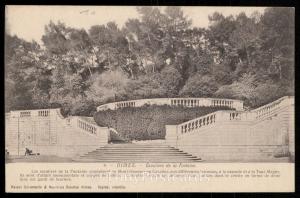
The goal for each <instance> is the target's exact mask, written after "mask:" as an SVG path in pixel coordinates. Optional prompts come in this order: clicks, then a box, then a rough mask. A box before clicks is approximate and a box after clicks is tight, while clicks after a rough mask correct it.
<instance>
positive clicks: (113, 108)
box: [5, 5, 295, 167]
mask: <svg viewBox="0 0 300 198" xmlns="http://www.w3.org/2000/svg"><path fill="white" fill-rule="evenodd" d="M294 57H295V8H293V7H213V6H211V7H205V6H25V5H23V6H21V5H19V6H18V5H10V6H6V8H5V163H6V165H14V166H17V165H18V164H22V165H23V164H26V165H28V166H31V165H32V166H33V165H34V164H36V163H39V164H45V165H47V167H51V166H52V165H53V166H55V164H60V163H66V164H74V166H75V165H76V164H77V163H80V164H82V163H84V164H86V165H88V164H99V166H100V165H101V164H104V165H105V164H117V165H118V166H119V165H120V164H123V165H124V166H127V165H128V164H131V165H133V166H134V164H135V163H144V164H149V163H150V164H152V165H153V167H154V166H156V165H157V166H159V164H165V163H168V164H172V163H178V164H182V163H184V164H186V167H188V166H193V165H194V164H196V165H195V166H198V165H199V166H201V164H206V163H216V164H218V163H220V164H223V163H224V164H228V165H230V164H240V163H242V164H247V163H255V164H260V163H267V164H273V163H276V164H286V163H287V164H294V161H295V144H294V142H295V138H294V135H295V119H294V116H295V110H294V108H295V107H294V95H295V91H294V89H295V85H294V84H295V77H294V76H295V71H294V69H295V60H294ZM189 164H190V165H189ZM197 164H198V165H197ZM40 166H43V165H40ZM111 166H113V165H111Z"/></svg>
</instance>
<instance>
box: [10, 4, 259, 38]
mask: <svg viewBox="0 0 300 198" xmlns="http://www.w3.org/2000/svg"><path fill="white" fill-rule="evenodd" d="M182 9H183V11H184V14H185V15H186V16H187V17H188V18H190V19H192V21H193V24H192V26H195V27H207V26H208V15H211V14H212V13H214V12H216V11H217V12H220V13H222V14H223V15H225V16H228V15H230V14H232V15H236V14H238V13H240V12H245V13H246V14H247V15H251V13H253V12H254V11H259V12H261V13H262V12H263V11H264V8H263V7H194V6H193V7H182ZM129 18H139V14H138V13H137V12H136V8H135V7H131V6H7V8H6V30H7V32H8V33H9V34H11V35H17V36H18V37H20V38H23V39H25V40H27V41H31V40H35V41H37V42H38V43H41V37H42V35H43V34H44V27H45V25H46V24H48V23H49V21H50V20H52V21H53V22H57V21H61V22H63V23H65V24H66V25H67V26H70V27H75V28H84V29H86V30H88V29H89V28H90V27H91V26H93V25H99V24H106V23H107V22H109V21H115V22H116V23H117V24H118V25H119V27H122V26H123V24H124V23H125V22H126V21H127V19H129Z"/></svg>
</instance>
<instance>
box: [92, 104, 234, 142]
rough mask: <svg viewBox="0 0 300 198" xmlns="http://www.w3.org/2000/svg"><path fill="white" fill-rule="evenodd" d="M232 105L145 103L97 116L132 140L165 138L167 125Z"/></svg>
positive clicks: (101, 124)
mask: <svg viewBox="0 0 300 198" xmlns="http://www.w3.org/2000/svg"><path fill="white" fill-rule="evenodd" d="M228 109H229V108H228V107H193V108H188V107H172V106H168V105H164V106H156V105H151V106H147V105H145V106H142V107H136V108H130V107H128V108H123V109H118V110H114V111H113V110H106V111H99V112H97V113H96V114H95V115H94V118H95V121H96V122H97V124H98V125H100V126H109V127H112V128H114V129H116V130H117V131H118V133H119V134H120V135H121V136H122V137H124V138H126V139H129V140H150V139H163V138H164V137H165V135H166V131H165V125H172V124H174V125H175V124H180V123H182V122H185V121H188V120H191V119H194V118H197V117H200V116H203V115H206V114H208V113H212V112H214V111H217V110H228Z"/></svg>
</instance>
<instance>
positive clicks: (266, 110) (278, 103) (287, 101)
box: [250, 96, 295, 119]
mask: <svg viewBox="0 0 300 198" xmlns="http://www.w3.org/2000/svg"><path fill="white" fill-rule="evenodd" d="M294 100H295V99H294V97H293V96H285V97H282V98H279V99H278V100H275V101H274V102H271V103H269V104H266V105H264V106H261V107H259V108H257V109H253V110H251V111H250V112H251V113H253V114H254V116H255V119H261V118H264V117H268V116H270V115H272V114H273V113H274V111H276V110H277V109H280V108H282V107H284V106H288V105H293V104H294Z"/></svg>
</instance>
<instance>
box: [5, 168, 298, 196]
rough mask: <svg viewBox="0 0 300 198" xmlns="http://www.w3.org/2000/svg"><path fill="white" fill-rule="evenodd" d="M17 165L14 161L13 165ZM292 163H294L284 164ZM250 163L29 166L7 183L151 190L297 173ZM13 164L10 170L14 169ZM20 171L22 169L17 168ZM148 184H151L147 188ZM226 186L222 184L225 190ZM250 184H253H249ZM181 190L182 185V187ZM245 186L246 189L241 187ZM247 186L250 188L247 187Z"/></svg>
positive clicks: (17, 187) (32, 187) (33, 187)
mask: <svg viewBox="0 0 300 198" xmlns="http://www.w3.org/2000/svg"><path fill="white" fill-rule="evenodd" d="M13 165H16V164H10V166H13ZM283 165H285V166H286V165H288V166H290V164H283ZM283 165H282V166H278V165H277V166H272V165H271V164H270V165H269V166H266V165H263V166H248V165H246V166H245V165H240V166H237V165H234V166H230V165H229V164H227V165H224V164H223V166H220V165H216V164H211V165H208V164H206V165H199V164H191V163H186V164H185V163H165V164H163V163H144V164H140V163H102V164H93V165H91V164H89V165H83V166H82V165H79V166H74V165H72V166H70V165H69V166H66V164H64V165H59V164H57V165H51V166H44V167H43V166H28V167H27V166H25V168H24V167H23V168H22V169H21V170H20V171H10V172H9V174H10V177H9V179H8V180H7V182H6V189H7V191H9V192H59V191H69V192H109V191H133V188H134V187H136V186H140V185H141V186H144V188H140V189H141V190H145V191H151V186H152V187H153V186H157V185H159V184H164V185H163V187H164V189H162V190H161V191H168V190H167V189H168V186H172V185H178V184H181V185H179V186H182V187H186V188H190V189H191V190H193V189H194V188H195V190H196V187H198V188H201V186H203V187H205V186H207V185H209V184H218V185H220V186H222V185H223V187H224V186H230V185H234V184H236V183H240V184H245V185H246V186H247V183H248V184H249V185H250V187H251V185H252V183H253V182H258V183H260V182H263V183H265V182H270V183H272V182H273V183H280V182H281V181H287V180H285V179H284V178H285V177H291V176H292V175H293V171H292V172H291V171H290V170H292V169H290V168H291V167H290V168H289V169H287V168H285V166H283ZM10 166H8V167H7V169H10ZM14 170H18V169H14ZM145 186H147V187H145ZM223 187H221V188H222V189H223ZM248 187H249V186H248ZM179 189H180V187H179ZM241 189H243V188H241ZM245 189H247V187H246V188H245Z"/></svg>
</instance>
